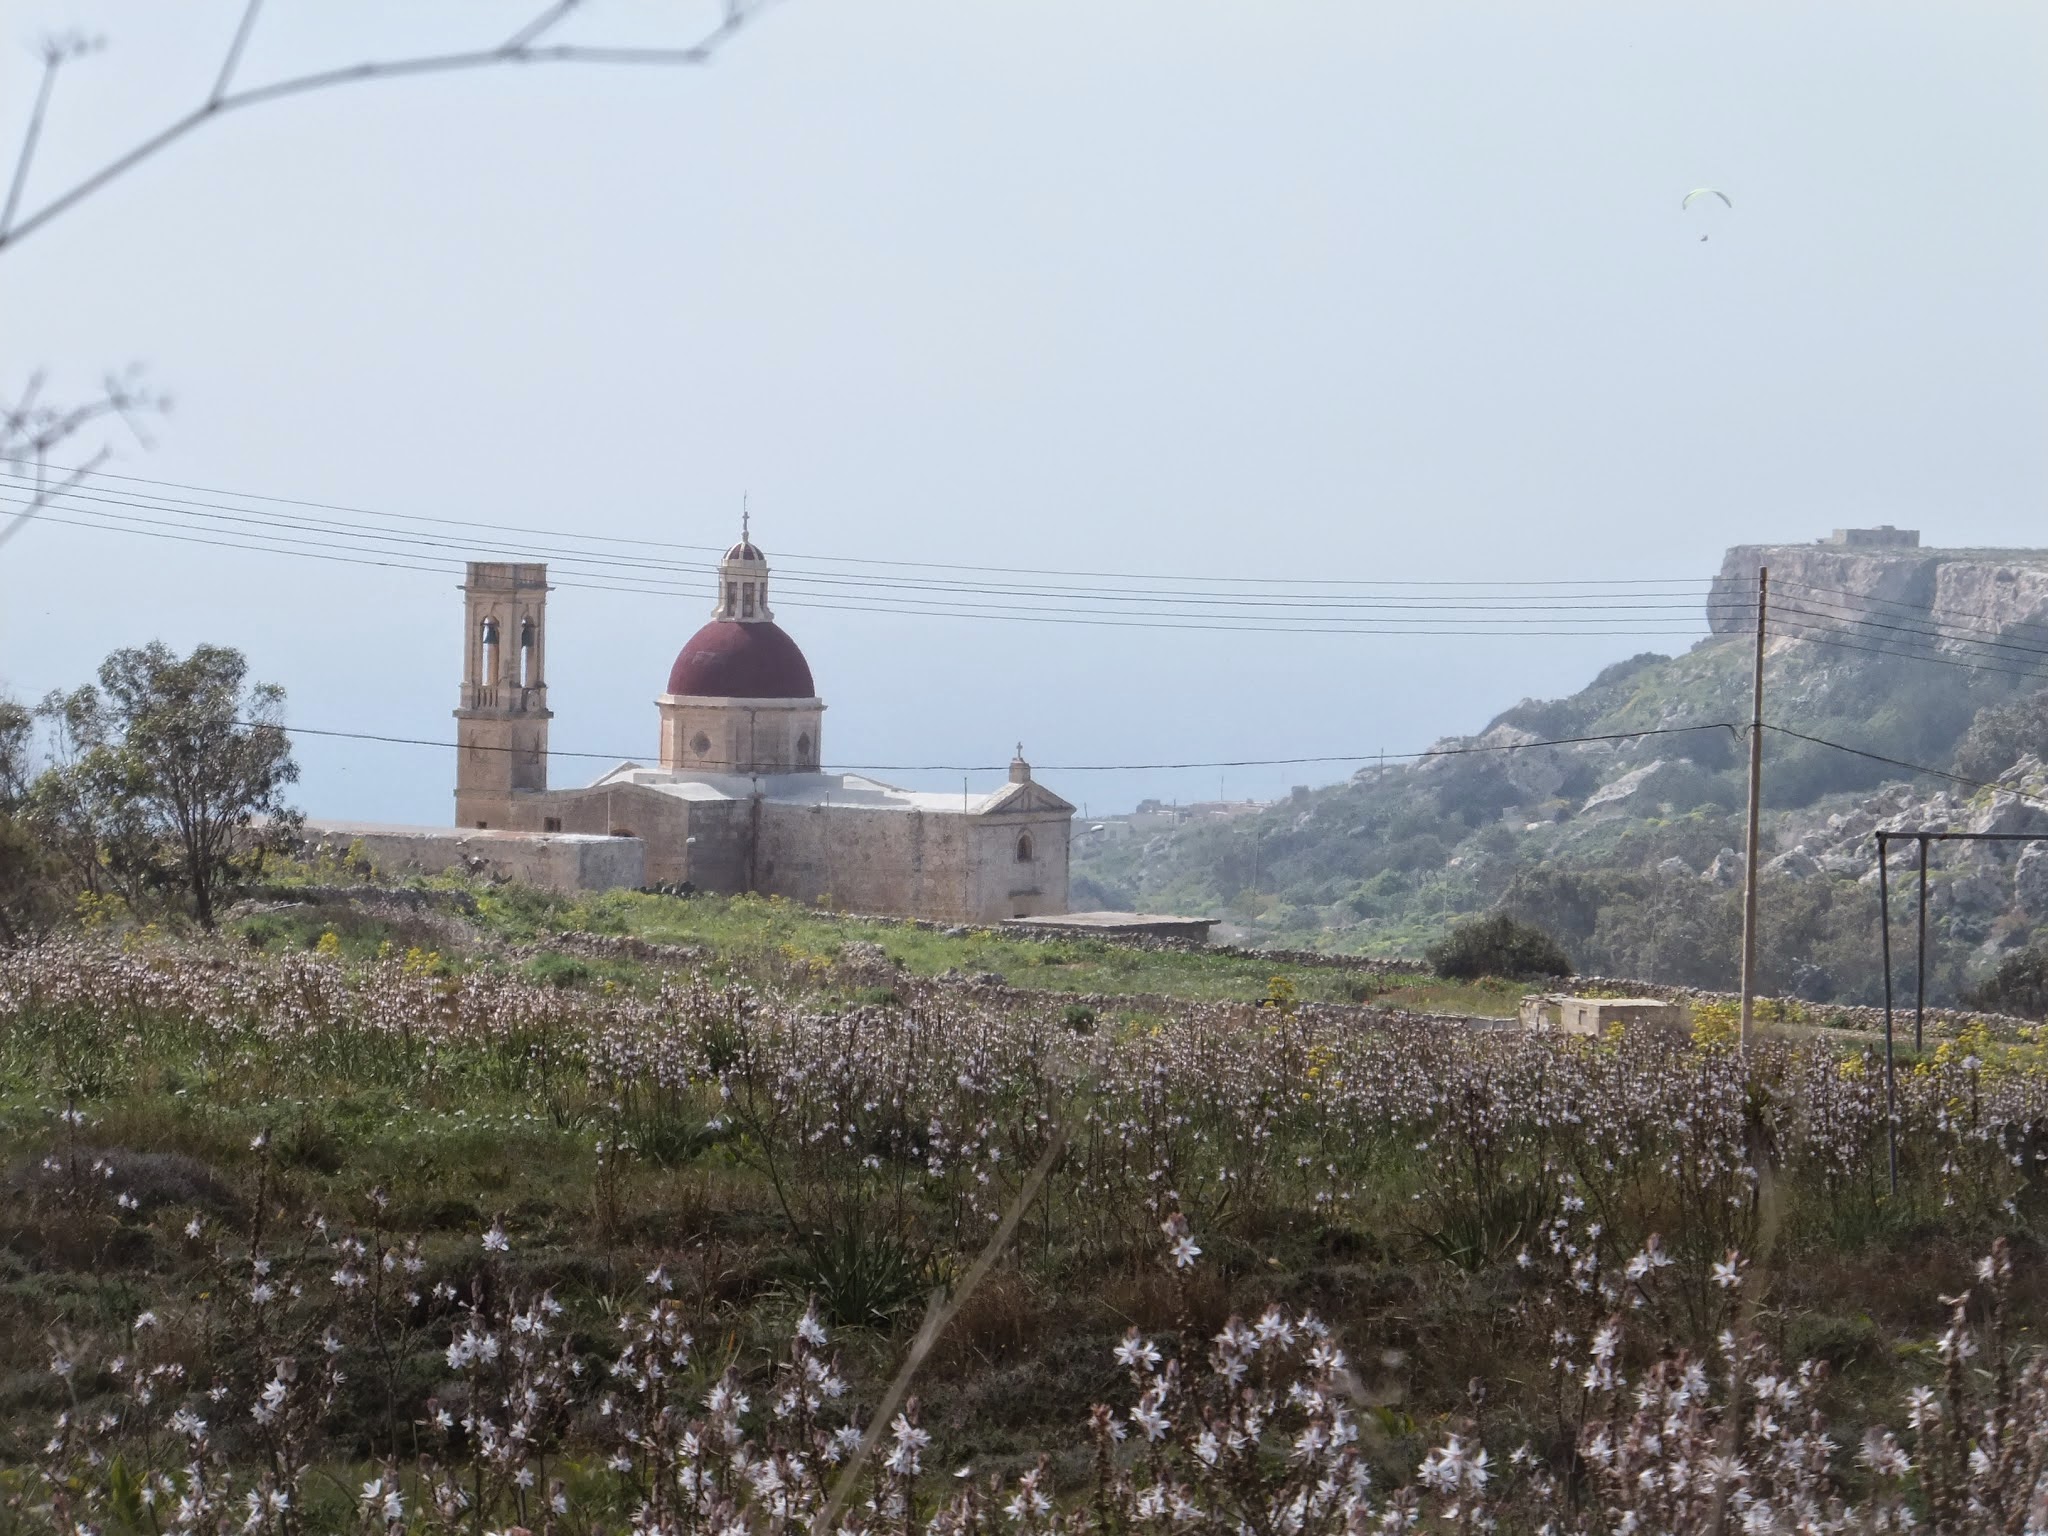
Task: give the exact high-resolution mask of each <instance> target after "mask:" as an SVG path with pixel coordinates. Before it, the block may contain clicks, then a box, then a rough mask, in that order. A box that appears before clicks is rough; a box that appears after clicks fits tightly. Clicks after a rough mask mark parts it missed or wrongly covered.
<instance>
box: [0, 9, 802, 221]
mask: <svg viewBox="0 0 2048 1536" xmlns="http://www.w3.org/2000/svg"><path fill="white" fill-rule="evenodd" d="M764 3H765V0H755V3H753V4H747V3H744V0H727V3H726V6H725V10H724V13H723V15H722V17H721V18H720V20H719V22H718V24H717V25H716V26H714V27H713V28H711V30H710V31H708V32H706V33H705V34H704V35H703V36H702V37H701V38H699V39H698V40H697V41H696V42H695V43H692V44H689V45H688V46H686V47H680V48H631V47H620V48H606V47H592V46H586V45H573V44H558V45H555V46H552V47H547V48H535V47H533V46H531V43H530V40H528V41H523V40H522V39H530V38H531V37H538V36H540V35H541V34H542V33H544V32H545V31H547V30H548V29H549V28H551V27H553V26H554V25H555V23H556V22H557V21H559V20H560V19H561V17H562V16H564V15H566V14H568V11H569V9H570V7H569V6H568V5H564V4H562V3H560V0H557V3H556V4H554V5H551V6H550V7H549V8H548V9H547V10H546V11H543V12H542V13H541V14H540V15H539V16H538V17H536V18H535V19H534V21H533V22H531V23H529V24H528V26H527V27H526V28H523V29H521V31H520V32H518V33H515V34H514V35H513V36H512V38H511V39H509V40H508V41H506V42H505V43H501V44H499V45H498V46H497V47H494V48H480V49H475V50H471V51H468V52H458V53H443V54H431V55H426V56H423V57H419V58H411V59H389V60H381V61H378V60H372V61H368V62H365V63H361V64H351V65H345V66H343V67H341V68H338V69H326V70H317V71H315V72H313V73H311V74H306V75H297V76H293V77H291V78H289V79H285V80H277V81H273V82H271V83H270V84H268V85H259V86H251V87H250V88H248V89H246V90H241V91H234V92H229V93H226V94H221V93H220V88H219V86H218V85H217V86H216V93H215V94H214V95H211V96H209V97H208V98H207V99H206V100H205V101H204V102H203V103H201V104H200V105H199V106H197V107H194V108H193V109H192V110H191V111H189V112H187V113H185V114H184V115H183V116H182V117H178V118H175V119H173V120H172V121H171V122H169V123H167V124H166V125H165V126H164V127H162V128H160V129H158V130H157V132H155V133H154V134H152V135H150V136H149V137H148V138H146V139H144V140H143V141H142V142H141V143H139V144H136V145H135V146H134V147H133V148H131V149H129V150H127V151H125V152H124V153H122V154H120V155H117V156H116V157H115V158H114V159H112V160H110V161H108V162H107V163H106V164H105V165H103V166H101V167H100V168H99V169H98V170H96V171H94V172H92V173H91V174H90V175H88V176H86V177H85V178H84V179H83V180H81V181H79V182H77V183H75V184H74V185H73V186H71V187H70V188H69V189H68V190H67V191H64V192H62V193H60V194H58V195H57V196H56V197H54V198H52V199H51V200H50V201H49V202H47V203H45V204H43V206H42V207H40V208H38V209H37V210H36V211H35V212H34V213H32V214H30V215H29V216H28V217H27V218H25V219H23V220H22V221H21V222H20V223H19V224H15V225H11V226H9V227H0V251H4V250H6V249H7V248H8V247H9V246H11V245H14V244H15V243H17V242H18V241H20V240H22V239H23V238H25V237H26V236H28V235H30V234H32V233H33V232H34V231H36V230H38V229H40V228H42V227H43V225H45V224H47V223H49V222H50V221H51V220H52V219H54V218H56V217H57V216H58V215H59V214H61V213H63V212H65V211H66V210H67V209H69V208H71V207H73V206H74V205H76V204H77V203H79V202H82V201H83V200H84V199H85V198H87V197H90V196H91V195H92V194H93V193H95V192H97V191H99V189H100V188H102V187H104V186H106V185H107V184H108V183H109V182H111V181H114V180H116V179H117V178H119V177H120V176H122V175H124V174H126V173H127V172H128V171H131V170H133V169H134V168H135V167H136V166H138V165H140V164H141V163H142V162H143V161H145V160H148V159H150V158H151V157H152V156H154V155H156V154H157V153H159V152H160V151H162V150H164V149H167V148H168V147H169V146H171V145H172V144H175V143H176V142H177V141H178V140H180V139H182V138H183V137H185V135H186V134H188V133H190V132H192V131H193V130H194V129H195V128H197V127H199V126H200V124H202V123H204V122H206V121H207V120H208V119H210V118H214V117H219V116H221V115H222V114H224V113H227V112H231V111H233V110H234V109H236V108H237V107H249V106H255V105H258V104H259V103H262V102H266V101H277V100H280V99H282V98H284V97H287V96H301V95H305V94H307V93H308V92H311V91H319V90H325V89H327V88H328V87H329V86H336V85H349V84H354V83H356V82H359V81H367V80H397V79H404V78H407V77H410V76H414V75H435V74H452V73H454V72H457V71H460V70H470V69H481V68H488V67H490V66H492V65H501V64H622V65H632V64H639V65H657V66H669V67H674V66H678V65H695V64H708V63H709V62H711V59H712V56H713V55H714V54H716V53H717V52H718V50H719V49H720V48H721V47H723V46H724V45H725V44H726V43H727V42H728V41H730V40H731V38H732V37H733V35H734V34H735V33H737V32H738V31H739V29H740V28H741V26H742V25H744V23H745V22H746V21H747V20H748V19H750V18H751V17H752V15H753V14H754V13H755V12H756V11H757V10H760V9H763V8H764ZM255 11H256V6H255V4H253V3H252V4H251V6H250V8H249V10H248V11H247V12H245V13H244V16H243V24H244V25H243V30H242V31H241V32H238V33H237V41H236V45H235V47H234V49H232V50H231V51H230V54H229V57H228V61H227V64H226V65H224V66H223V69H222V83H225V82H226V80H227V78H228V76H229V75H230V74H231V72H232V68H233V65H234V64H235V62H236V60H237V59H238V57H239V54H240V45H241V42H242V41H243V40H244V39H245V38H246V33H247V28H248V26H249V25H250V24H251V22H252V20H253V17H254V15H255Z"/></svg>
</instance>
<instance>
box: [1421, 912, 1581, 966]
mask: <svg viewBox="0 0 2048 1536" xmlns="http://www.w3.org/2000/svg"><path fill="white" fill-rule="evenodd" d="M1426 958H1427V959H1428V961H1429V967H1430V969H1431V970H1433V971H1435V972H1436V973H1437V975H1439V976H1444V977H1448V978H1450V979H1452V980H1454V981H1476V980H1477V979H1478V978H1479V977H1481V976H1569V975H1571V974H1572V961H1571V956H1569V955H1567V954H1566V953H1565V952H1564V949H1563V947H1562V946H1560V945H1559V944H1558V942H1557V940H1555V939H1553V938H1552V937H1551V936H1550V935H1549V934H1547V933H1545V932H1544V931H1543V930H1542V929H1541V928H1538V927H1537V926H1536V925H1535V924H1533V923H1524V922H1520V921H1518V920H1517V919H1515V918H1512V917H1510V916H1508V915H1507V913H1505V912H1495V913H1493V914H1491V915H1490V916H1487V917H1478V918H1473V919H1472V920H1471V921H1470V922H1464V923H1460V924H1458V926H1457V927H1455V928H1453V929H1452V930H1451V931H1450V932H1449V933H1448V934H1446V935H1445V936H1444V937H1443V938H1442V939H1440V940H1438V941H1437V942H1436V943H1434V944H1432V945H1430V946H1429V949H1428V951H1427V953H1426Z"/></svg>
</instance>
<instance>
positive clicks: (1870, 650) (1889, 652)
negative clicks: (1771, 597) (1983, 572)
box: [1774, 622, 2048, 683]
mask: <svg viewBox="0 0 2048 1536" xmlns="http://www.w3.org/2000/svg"><path fill="white" fill-rule="evenodd" d="M1774 629H1775V630H1776V631H1777V632H1779V633H1783V634H1785V637H1786V638H1787V639H1790V640H1798V641H1802V642H1804V643H1806V644H1808V645H1831V646H1835V647H1837V648H1838V649H1841V650H1845V651H1859V652H1861V653H1862V654H1864V655H1866V656H1892V657H1896V658H1898V659H1900V660H1902V661H1920V662H1925V663H1927V664H1928V665H1929V666H1935V667H1957V668H1960V669H1962V670H1963V671H1966V672H1997V673H2000V674H2002V675H2004V676H2007V677H2019V678H2026V679H2028V680H2029V681H2032V682H2037V683H2043V682H2048V673H2043V672H2033V671H2026V670H2022V669H2020V668H2017V667H1999V666H1993V665H1992V664H1991V663H1990V662H1988V661H1971V660H1969V659H1968V658H1966V657H1961V656H1943V655H1938V654H1935V653H1932V652H1925V651H1901V650H1894V649H1892V648H1890V647H1887V646H1881V645H1857V644H1856V643H1854V642H1853V641H1850V640H1843V639H1840V638H1838V637H1839V636H1841V635H1842V634H1843V633H1845V631H1843V630H1842V629H1841V628H1840V627H1838V626H1834V625H1826V626H1820V625H1812V624H1800V623H1797V622H1793V623H1783V622H1781V623H1779V624H1777V625H1775V626H1774Z"/></svg>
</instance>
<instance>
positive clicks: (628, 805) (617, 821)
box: [508, 784, 748, 892]
mask: <svg viewBox="0 0 2048 1536" xmlns="http://www.w3.org/2000/svg"><path fill="white" fill-rule="evenodd" d="M508 814H510V815H513V816H516V817H517V818H518V821H517V824H518V825H519V826H520V827H521V828H523V829H524V830H526V831H531V832H580V833H587V834H590V835H592V836H599V837H602V836H613V837H631V838H635V839H637V840H638V841H640V842H641V843H642V844H644V845H645V846H646V849H647V854H646V862H645V879H644V880H643V882H642V883H643V884H647V885H675V884H680V883H682V882H684V881H688V882H689V883H690V884H692V885H694V886H696V887H697V889H699V890H704V891H726V892H737V891H744V890H745V889H747V848H746V827H747V821H748V817H747V807H746V806H745V805H744V804H743V803H736V802H734V801H730V800H709V801H705V800H684V799H681V798H679V797H677V796H675V795H665V794H663V793H661V792H660V791H659V790H655V789H649V788H648V787H647V786H645V785H643V784H600V785H593V786H591V787H590V788H587V789H563V790H555V791H553V792H552V793H549V794H546V795H537V796H535V797H533V799H531V800H530V801H526V802H523V803H514V804H513V805H512V806H510V807H509V808H508ZM691 838H695V839H696V842H694V843H692V842H690V839H691Z"/></svg>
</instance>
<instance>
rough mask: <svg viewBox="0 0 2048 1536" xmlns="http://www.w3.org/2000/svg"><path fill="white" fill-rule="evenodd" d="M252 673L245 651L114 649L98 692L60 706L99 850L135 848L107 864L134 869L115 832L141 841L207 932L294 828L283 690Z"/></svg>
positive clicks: (293, 770)
mask: <svg viewBox="0 0 2048 1536" xmlns="http://www.w3.org/2000/svg"><path fill="white" fill-rule="evenodd" d="M247 675H248V663H247V662H246V661H245V660H244V659H243V657H242V653H241V652H240V651H237V650H234V649H231V648H229V647H226V646H217V645H201V646H198V647H197V648H195V649H194V650H193V652H192V654H191V655H190V656H187V657H184V658H182V659H181V658H179V657H178V656H176V655H174V654H173V653H172V652H171V650H170V649H169V648H168V647H167V646H165V645H164V644H163V643H162V642H161V641H158V642H155V643H152V644H150V645H147V646H144V647H142V648H140V649H125V650H119V651H116V652H114V654H113V655H111V656H109V657H108V658H107V659H106V661H105V662H103V663H102V664H101V666H100V671H99V679H100V684H99V689H97V690H95V689H91V688H86V689H81V690H80V691H79V692H78V693H77V694H74V695H72V696H71V697H70V698H69V699H68V700H67V701H66V703H67V705H68V707H69V709H70V712H71V720H72V722H73V728H74V729H75V730H76V731H77V732H78V733H79V735H80V738H81V740H82V741H83V743H84V744H85V747H86V750H85V752H84V754H83V756H82V757H81V758H80V759H79V761H78V762H77V764H76V765H75V767H73V769H72V770H71V773H72V775H73V778H74V782H75V784H76V786H77V794H78V799H79V801H80V804H81V807H82V809H83V813H84V814H85V815H87V816H88V817H90V818H91V824H92V825H93V826H94V827H95V828H97V829H98V834H97V835H98V836H99V838H100V839H102V840H103V841H102V851H103V853H104V852H105V851H106V844H105V842H104V840H105V839H107V838H108V837H109V836H113V837H115V838H121V839H122V842H123V843H125V845H126V846H127V847H128V849H129V850H130V851H129V852H128V853H127V854H126V855H125V856H123V855H122V854H121V853H120V852H119V848H118V846H117V848H116V856H115V858H114V860H113V862H114V863H115V864H117V865H120V864H123V863H126V864H128V865H130V866H132V864H133V862H134V860H135V858H136V857H137V853H136V852H135V851H134V850H135V847H136V845H135V842H134V841H133V839H132V837H128V838H124V837H123V836H122V834H123V833H124V831H128V832H135V831H139V832H140V833H142V834H144V842H143V845H142V847H143V849H144V850H145V851H143V852H142V853H141V855H140V856H141V857H144V858H147V859H151V860H161V864H160V865H159V866H158V868H159V869H160V871H161V873H162V876H163V877H164V878H166V879H167V880H168V881H169V882H170V883H174V884H175V885H177V886H178V887H180V888H181V889H183V890H184V892H185V893H186V895H187V896H188V897H189V898H190V899H191V902H192V915H193V916H194V917H195V918H197V919H198V920H199V922H200V924H201V925H202V926H204V927H207V928H211V927H212V926H213V925H214V920H215V913H216V909H217V907H218V905H219V902H220V898H221V897H222V896H223V895H224V894H225V892H226V890H227V889H228V887H229V886H230V885H231V884H232V883H233V882H234V881H235V880H236V879H237V878H239V877H240V876H241V875H242V874H243V873H244V872H245V871H246V870H247V869H249V868H250V867H252V866H254V865H260V863H261V860H262V858H263V855H264V853H265V852H266V851H268V850H270V849H272V848H275V847H278V846H280V845H281V844H282V843H284V842H286V841H288V840H290V839H292V838H295V837H296V835H297V831H298V827H299V824H300V817H299V815H298V813H297V812H295V811H293V810H292V809H290V808H289V807H288V806H287V805H286V804H285V802H284V799H283V791H284V788H285V786H286V785H288V784H291V783H293V782H295V781H296V780H297V778H298V776H299V769H298V764H297V763H295V762H293V761H292V754H291V743H290V742H289V740H288V739H287V738H286V736H285V733H284V729H283V727H282V726H281V725H280V724H279V723H278V722H279V717H280V716H281V715H282V714H283V712H284V690H283V689H282V688H280V687H278V686H277V685H276V684H275V683H255V684H248V683H247V682H246V678H247ZM259 823H260V825H259ZM127 873H128V874H129V875H130V877H131V878H143V877H146V876H147V874H148V873H149V871H148V870H147V869H145V870H142V871H137V870H135V869H133V868H132V867H130V868H129V869H128V870H127Z"/></svg>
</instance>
